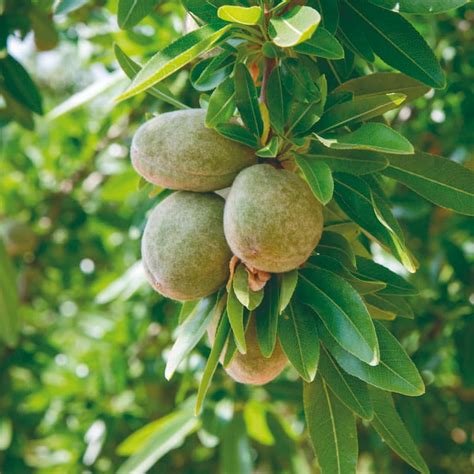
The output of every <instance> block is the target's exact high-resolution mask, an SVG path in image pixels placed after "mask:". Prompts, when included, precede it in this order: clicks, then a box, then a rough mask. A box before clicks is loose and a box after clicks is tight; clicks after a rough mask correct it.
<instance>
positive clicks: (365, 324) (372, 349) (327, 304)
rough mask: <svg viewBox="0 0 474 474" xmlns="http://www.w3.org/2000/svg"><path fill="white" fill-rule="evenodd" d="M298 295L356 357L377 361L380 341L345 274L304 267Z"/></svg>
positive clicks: (369, 362) (372, 362) (375, 362)
mask: <svg viewBox="0 0 474 474" xmlns="http://www.w3.org/2000/svg"><path fill="white" fill-rule="evenodd" d="M297 291H298V296H299V298H300V299H301V301H302V302H303V303H304V304H307V305H308V306H310V307H311V308H312V309H313V310H314V311H315V312H316V313H317V314H318V315H319V317H320V318H321V320H322V321H323V322H324V324H325V325H326V327H327V329H328V330H329V332H330V333H331V334H332V335H333V337H334V338H335V339H336V341H337V342H338V343H339V344H340V345H341V346H342V347H344V349H346V350H347V351H349V352H350V353H351V354H353V355H354V356H355V357H357V358H358V359H360V360H361V361H364V362H365V363H367V364H371V365H377V364H378V363H379V358H380V350H379V344H378V340H377V336H376V334H375V329H374V325H373V322H372V319H371V317H370V315H369V313H368V311H367V309H366V307H365V305H364V302H363V301H362V298H361V297H360V296H359V294H358V293H357V292H356V291H355V290H354V288H352V286H351V285H350V284H349V283H347V282H346V281H345V280H344V279H343V278H341V277H340V276H338V275H336V274H335V273H332V272H329V271H327V270H323V269H322V268H319V269H317V270H316V269H313V268H307V269H304V270H301V271H300V278H299V283H298V289H297Z"/></svg>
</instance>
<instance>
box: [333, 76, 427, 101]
mask: <svg viewBox="0 0 474 474" xmlns="http://www.w3.org/2000/svg"><path fill="white" fill-rule="evenodd" d="M429 90H430V88H429V87H428V86H425V85H424V84H422V83H421V82H419V81H417V80H416V79H412V78H411V77H409V76H406V75H405V74H401V73H399V72H375V73H373V74H369V75H367V76H362V77H357V78H355V79H351V80H350V81H347V82H344V83H343V84H341V85H340V86H339V87H337V88H336V89H334V90H333V91H332V94H333V95H337V94H339V93H341V92H351V93H352V94H353V95H354V96H359V95H372V94H388V93H390V92H396V93H399V94H404V95H406V96H407V98H406V100H405V101H406V102H408V101H411V100H415V99H417V98H418V97H422V96H423V95H425V94H426V93H427V92H428V91H429Z"/></svg>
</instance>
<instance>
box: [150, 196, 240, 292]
mask: <svg viewBox="0 0 474 474" xmlns="http://www.w3.org/2000/svg"><path fill="white" fill-rule="evenodd" d="M223 211H224V200H223V199H222V198H221V197H220V196H217V194H214V193H202V194H197V193H191V192H186V191H179V192H176V193H173V194H172V195H170V196H168V197H167V198H166V199H165V200H164V201H162V202H161V203H160V204H158V206H156V208H155V209H154V210H153V212H152V213H151V215H150V217H149V219H148V222H147V224H146V227H145V231H144V234H143V238H142V260H143V266H144V268H145V272H146V275H147V278H148V280H149V282H150V284H151V285H152V286H153V288H155V290H156V291H158V292H159V293H161V294H162V295H163V296H166V297H168V298H172V299H175V300H180V301H186V300H195V299H198V298H202V297H204V296H208V295H210V294H212V293H214V292H215V291H216V290H217V289H218V288H219V287H221V286H222V285H223V284H224V283H225V282H226V280H227V278H228V276H229V260H230V259H231V257H232V253H231V251H230V249H229V247H228V245H227V242H226V240H225V237H224V231H223V228H222V216H223Z"/></svg>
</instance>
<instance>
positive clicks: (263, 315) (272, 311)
mask: <svg viewBox="0 0 474 474" xmlns="http://www.w3.org/2000/svg"><path fill="white" fill-rule="evenodd" d="M279 302H280V299H279V291H278V280H277V277H276V275H273V276H272V278H271V279H270V280H269V281H268V282H267V284H266V285H265V296H264V297H263V301H262V304H261V305H260V306H259V307H258V308H257V309H256V310H255V322H256V326H257V339H258V344H259V347H260V351H261V352H262V355H263V356H264V357H271V355H272V354H273V350H274V349H275V344H276V340H277V331H278V316H279Z"/></svg>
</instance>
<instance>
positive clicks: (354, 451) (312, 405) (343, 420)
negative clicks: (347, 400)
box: [303, 375, 359, 474]
mask: <svg viewBox="0 0 474 474" xmlns="http://www.w3.org/2000/svg"><path fill="white" fill-rule="evenodd" d="M303 402H304V411H305V418H306V424H307V425H308V431H309V435H310V438H311V441H312V444H313V447H314V451H315V453H316V456H317V458H318V464H319V466H320V468H321V471H322V472H327V473H335V474H351V473H354V474H355V472H356V466H357V456H358V449H359V448H358V443H357V429H356V421H355V418H354V415H353V414H352V412H351V411H350V410H349V409H348V408H346V406H345V405H344V404H343V403H341V402H340V401H339V399H338V398H336V397H335V396H334V395H333V394H332V392H331V391H330V390H329V388H328V386H327V385H326V382H325V381H324V380H323V379H322V378H321V376H320V375H317V376H316V379H315V380H314V382H311V383H305V384H304V389H303Z"/></svg>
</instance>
